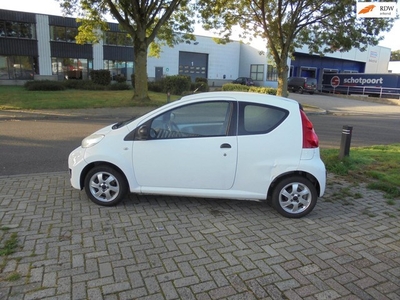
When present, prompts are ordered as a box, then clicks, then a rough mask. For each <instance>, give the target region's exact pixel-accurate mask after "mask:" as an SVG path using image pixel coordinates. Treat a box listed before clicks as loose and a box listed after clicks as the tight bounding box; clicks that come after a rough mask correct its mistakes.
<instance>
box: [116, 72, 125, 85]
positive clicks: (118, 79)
mask: <svg viewBox="0 0 400 300" xmlns="http://www.w3.org/2000/svg"><path fill="white" fill-rule="evenodd" d="M115 81H116V82H118V83H126V77H125V75H124V74H118V75H117V76H115Z"/></svg>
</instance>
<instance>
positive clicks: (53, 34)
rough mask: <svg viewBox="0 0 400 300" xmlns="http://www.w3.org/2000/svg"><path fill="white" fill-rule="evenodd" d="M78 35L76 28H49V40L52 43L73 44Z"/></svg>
mask: <svg viewBox="0 0 400 300" xmlns="http://www.w3.org/2000/svg"><path fill="white" fill-rule="evenodd" d="M77 34H78V29H77V28H76V27H65V26H50V39H51V40H52V41H59V42H69V43H75V37H76V36H77Z"/></svg>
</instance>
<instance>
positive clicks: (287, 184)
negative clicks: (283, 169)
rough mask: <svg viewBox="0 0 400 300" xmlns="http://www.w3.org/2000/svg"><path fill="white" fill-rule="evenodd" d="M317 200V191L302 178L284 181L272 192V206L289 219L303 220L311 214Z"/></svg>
mask: <svg viewBox="0 0 400 300" xmlns="http://www.w3.org/2000/svg"><path fill="white" fill-rule="evenodd" d="M317 199H318V194H317V189H316V188H315V186H314V185H313V184H312V183H311V181H310V180H308V179H307V178H304V177H302V176H291V177H287V178H284V179H282V180H281V181H280V182H278V184H277V185H276V186H275V188H274V190H273V192H272V206H273V207H274V208H275V209H276V210H277V212H278V213H280V214H281V215H282V216H284V217H287V218H301V217H304V216H305V215H307V214H309V213H310V212H311V211H312V210H313V209H314V207H315V205H316V204H317Z"/></svg>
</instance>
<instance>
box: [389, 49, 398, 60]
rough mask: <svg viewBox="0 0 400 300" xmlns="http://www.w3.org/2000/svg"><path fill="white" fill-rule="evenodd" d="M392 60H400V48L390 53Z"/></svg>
mask: <svg viewBox="0 0 400 300" xmlns="http://www.w3.org/2000/svg"><path fill="white" fill-rule="evenodd" d="M390 61H400V50H396V51H392V52H391V53H390Z"/></svg>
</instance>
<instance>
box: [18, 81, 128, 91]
mask: <svg viewBox="0 0 400 300" xmlns="http://www.w3.org/2000/svg"><path fill="white" fill-rule="evenodd" d="M24 87H25V88H26V89H27V90H28V91H62V90H65V89H77V90H91V91H104V90H129V89H130V88H131V87H130V85H129V84H127V83H126V82H116V83H112V84H109V85H107V86H105V85H101V84H97V83H95V82H93V81H92V80H65V81H51V80H34V81H27V82H26V83H25V85H24Z"/></svg>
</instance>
